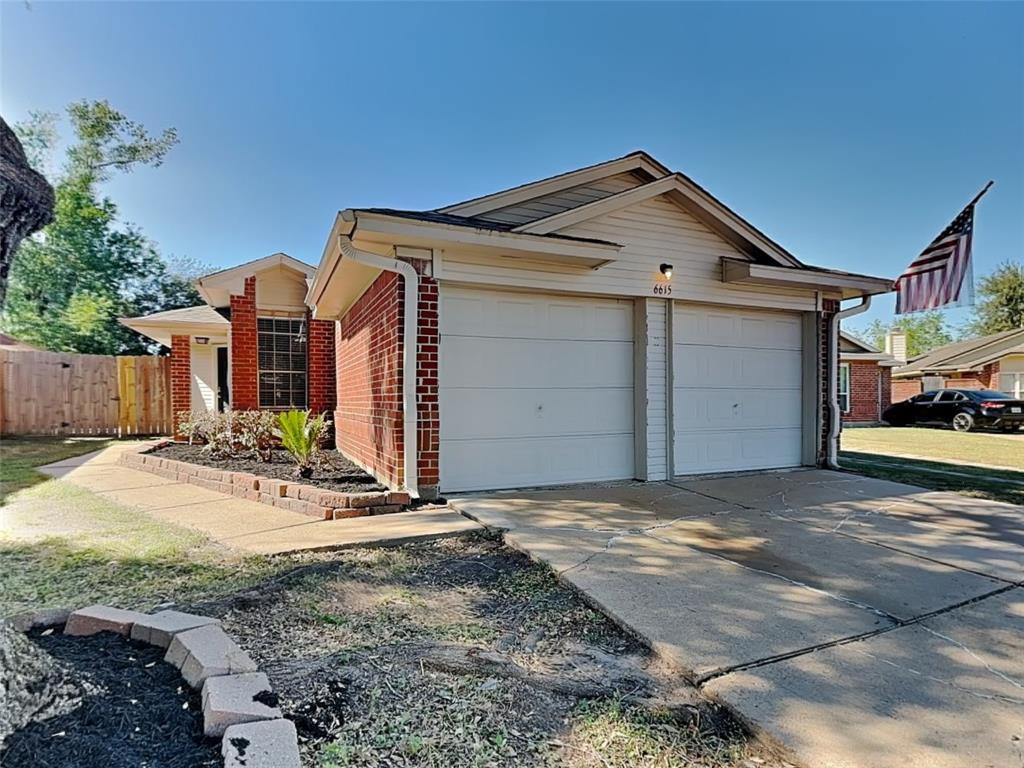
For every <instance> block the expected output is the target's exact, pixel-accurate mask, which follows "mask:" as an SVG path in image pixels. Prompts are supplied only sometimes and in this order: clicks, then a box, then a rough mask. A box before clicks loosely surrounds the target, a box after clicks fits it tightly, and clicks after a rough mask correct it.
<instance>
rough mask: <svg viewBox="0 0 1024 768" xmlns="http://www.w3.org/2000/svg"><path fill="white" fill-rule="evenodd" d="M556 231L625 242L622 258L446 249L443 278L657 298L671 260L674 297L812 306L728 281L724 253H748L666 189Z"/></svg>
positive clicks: (792, 293) (777, 291)
mask: <svg viewBox="0 0 1024 768" xmlns="http://www.w3.org/2000/svg"><path fill="white" fill-rule="evenodd" d="M559 234H565V235H574V236H577V237H587V238H597V239H599V240H607V241H610V242H613V243H619V244H621V245H622V246H623V248H622V250H621V251H620V252H619V255H618V258H617V259H616V261H614V262H613V263H611V264H608V265H606V266H604V267H601V268H600V269H596V270H586V271H582V270H579V269H571V268H566V267H562V266H557V265H552V264H542V263H536V262H534V263H530V262H527V261H525V260H511V259H503V258H500V257H496V256H484V255H480V254H473V253H455V252H451V253H448V252H445V253H444V254H443V257H442V260H443V266H442V271H441V277H442V279H443V280H452V281H460V282H468V283H483V284H490V285H499V286H507V287H521V288H531V289H540V290H548V291H577V292H582V293H591V294H606V295H612V296H650V297H653V296H659V297H662V298H664V296H663V294H660V293H656V292H655V286H656V285H657V286H659V289H660V288H661V287H662V286H663V285H664V283H663V281H662V280H661V275H660V273H659V271H658V268H659V265H660V264H663V263H669V264H672V265H673V276H672V282H671V285H672V294H671V298H673V299H684V300H691V301H702V302H711V303H720V304H732V305H738V306H750V307H770V308H779V309H795V310H814V309H815V304H816V302H815V295H814V291H812V290H802V289H784V288H767V287H755V286H743V285H738V284H730V283H723V282H722V279H721V275H722V266H721V259H722V257H723V256H730V257H733V258H745V257H744V255H743V254H741V253H740V252H739V251H738V250H737V249H736V248H735V247H733V246H732V245H731V244H730V243H728V242H726V241H725V240H723V239H722V238H721V237H719V236H718V235H717V234H715V233H714V232H712V231H711V230H709V229H708V228H707V227H705V226H704V225H703V224H701V223H700V222H699V221H697V220H696V219H695V218H694V217H693V216H691V215H690V214H689V213H687V212H686V211H684V210H683V209H682V208H681V207H680V206H679V205H677V204H676V203H674V202H672V201H671V200H669V199H668V198H667V197H665V196H664V195H662V196H660V197H656V198H652V199H650V200H646V201H644V202H642V203H638V204H636V205H633V206H629V207H627V208H623V209H621V210H618V211H614V212H612V213H608V214H605V215H603V216H599V217H596V218H594V219H590V220H589V221H585V222H582V223H579V224H575V225H573V226H571V227H567V228H566V229H564V230H561V232H560V233H559Z"/></svg>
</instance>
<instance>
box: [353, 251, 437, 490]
mask: <svg viewBox="0 0 1024 768" xmlns="http://www.w3.org/2000/svg"><path fill="white" fill-rule="evenodd" d="M338 243H339V245H340V247H341V252H342V254H343V255H344V257H345V258H346V259H352V261H358V262H359V263H360V264H366V265H367V266H368V267H376V268H377V269H383V270H384V271H385V272H394V273H396V274H399V275H401V276H402V283H403V285H404V287H405V318H404V324H403V329H402V417H403V420H402V453H403V456H402V466H403V469H404V475H405V489H406V490H407V491H408V492H409V494H410V495H411V496H412V497H413V498H419V495H420V493H419V473H418V472H417V470H416V447H417V444H418V443H419V431H418V430H417V419H416V325H417V323H416V321H417V316H418V315H419V306H420V299H419V296H420V276H419V274H418V273H417V272H416V270H415V269H413V267H412V265H411V264H407V263H406V262H404V261H399V260H398V259H389V258H387V257H385V256H378V255H377V254H375V253H370V252H369V251H361V250H359V249H358V248H356V247H355V246H354V245H353V244H352V239H351V238H350V237H349V236H348V235H339V237H338Z"/></svg>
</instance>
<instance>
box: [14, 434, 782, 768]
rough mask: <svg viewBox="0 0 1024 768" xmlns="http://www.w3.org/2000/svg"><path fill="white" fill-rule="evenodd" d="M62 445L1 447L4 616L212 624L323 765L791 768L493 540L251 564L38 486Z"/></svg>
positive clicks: (134, 515) (61, 488)
mask: <svg viewBox="0 0 1024 768" xmlns="http://www.w3.org/2000/svg"><path fill="white" fill-rule="evenodd" d="M50 442H51V443H52V444H51V445H49V446H48V445H46V444H45V441H37V440H30V441H9V442H7V443H6V444H5V445H4V453H3V463H4V465H5V467H8V466H15V467H18V468H19V469H18V471H17V472H13V473H9V474H8V475H5V477H8V476H10V477H12V478H13V481H12V482H14V483H15V484H16V486H17V488H18V490H16V491H15V490H14V489H13V488H8V490H9V491H10V495H9V497H8V499H7V504H6V505H5V506H4V507H3V508H2V509H0V617H2V616H5V615H9V614H12V613H15V612H18V611H21V610H27V609H37V608H43V607H77V606H81V605H86V604H89V603H93V602H102V603H108V604H113V605H116V606H119V607H124V608H140V609H143V610H152V609H153V608H154V607H156V606H157V605H160V604H173V605H174V607H175V608H177V609H179V610H186V611H193V612H196V613H201V614H206V615H212V616H217V617H218V618H220V619H222V621H223V622H224V627H225V629H226V630H227V631H228V632H229V633H230V634H231V635H232V636H233V637H234V638H236V639H237V640H238V642H239V643H240V644H241V645H242V646H243V647H244V648H245V650H246V651H247V652H249V653H250V654H251V655H252V656H253V658H254V659H255V660H256V661H257V663H258V664H259V666H260V668H261V669H262V670H264V671H265V672H266V673H267V674H268V676H269V677H270V680H271V683H272V685H273V686H274V688H275V691H276V692H277V693H279V694H280V696H281V706H282V709H283V710H284V714H285V716H287V717H288V718H290V719H291V720H292V721H293V722H294V723H295V724H296V727H297V728H298V731H299V734H300V743H301V744H302V751H303V756H304V765H306V766H307V767H308V768H356V767H357V766H364V767H365V768H370V767H371V766H379V765H390V766H405V767H406V768H416V767H421V768H428V767H429V768H482V767H483V766H494V767H499V766H523V767H524V768H525V767H532V766H538V768H539V767H541V766H543V767H544V768H555V767H562V768H667V767H668V766H677V765H678V766H701V767H702V768H747V767H748V766H754V765H756V766H758V768H786V767H787V766H788V764H787V763H785V762H784V761H782V760H779V759H777V758H775V757H773V756H772V755H770V754H767V753H765V752H764V751H763V750H762V748H761V747H759V746H758V744H757V743H755V742H752V741H751V740H750V739H749V737H748V736H747V734H746V733H745V732H744V731H743V729H742V728H741V727H739V726H738V724H737V723H736V722H735V721H734V720H733V719H732V718H731V717H730V716H729V715H728V713H726V712H724V711H722V710H721V709H720V708H719V707H717V706H716V705H715V704H714V703H712V702H709V701H708V700H706V699H704V698H703V697H702V696H701V695H700V694H699V692H698V691H696V690H695V689H693V688H691V687H688V686H687V685H686V684H685V682H684V681H682V680H681V679H680V678H679V677H678V674H677V673H675V671H674V670H663V669H661V668H660V666H659V664H658V663H657V661H656V660H655V659H653V658H651V656H650V654H649V653H648V651H647V650H646V649H645V648H644V647H642V646H641V645H639V644H638V643H637V642H635V641H634V640H633V639H632V638H631V637H629V636H628V635H626V634H625V633H624V632H622V631H621V630H620V629H619V628H618V627H617V626H616V625H614V624H613V623H612V622H611V621H609V620H608V619H607V618H606V617H605V616H603V615H602V614H600V613H598V612H597V611H595V610H593V609H592V608H590V607H589V606H588V605H586V604H585V603H584V602H583V601H582V600H581V599H580V598H579V597H578V596H577V595H576V593H575V592H573V591H571V590H569V589H567V588H565V587H563V586H562V585H561V584H560V583H559V582H558V581H557V580H556V579H555V577H554V576H553V575H552V573H551V572H550V571H549V570H547V569H546V568H544V567H542V566H539V565H536V564H533V563H530V562H529V561H528V560H527V559H526V558H525V557H524V556H522V555H520V554H518V553H515V552H513V551H511V550H509V549H508V548H506V547H505V546H503V545H502V544H501V543H500V542H498V541H496V540H494V539H492V538H489V537H488V536H486V535H480V534H477V535H473V536H467V537H463V538H457V539H446V540H441V541H436V542H426V543H418V544H411V545H407V546H404V547H400V548H394V549H363V550H349V551H345V552H335V553H331V552H326V553H316V554H313V553H311V554H306V555H301V556H288V557H265V556H248V555H241V554H239V553H237V552H234V551H232V550H229V549H227V548H224V547H222V546H220V545H217V544H215V543H214V542H211V541H210V540H209V539H207V538H205V537H204V536H203V535H202V534H199V533H196V532H194V531H190V530H187V529H184V528H179V527H177V526H174V525H170V524H167V523H164V522H161V521H158V520H156V519H154V518H151V517H149V516H147V515H146V514H144V513H143V512H141V511H139V510H136V509H133V508H131V507H127V506H124V505H121V504H118V503H115V502H112V501H110V500H108V499H106V498H104V497H102V496H99V495H97V494H94V493H92V492H90V491H87V490H85V489H83V488H80V487H78V486H75V485H73V484H72V483H70V482H67V481H63V480H53V479H47V478H45V477H44V476H42V475H39V474H38V473H36V472H34V470H33V467H34V466H35V465H38V464H43V463H47V462H50V461H53V460H55V459H57V458H60V457H64V456H68V455H74V453H73V451H75V450H81V449H82V448H84V447H85V446H79V445H77V444H73V445H67V444H65V441H62V440H60V439H58V438H54V439H52V440H51V441H50ZM87 447H88V448H89V449H92V448H94V447H96V446H95V444H93V445H89V446H87ZM8 462H11V464H8ZM29 727H31V726H29ZM36 757H37V758H39V762H40V764H41V763H43V762H46V756H45V755H42V756H36ZM4 762H5V761H4V752H3V747H0V764H2V763H4ZM101 762H102V761H101ZM55 764H56V763H55ZM60 764H66V763H64V762H61V763H60ZM89 764H90V765H96V764H99V763H97V762H96V761H95V760H91V761H90V762H89ZM149 764H151V765H153V766H154V767H155V766H158V765H160V764H161V763H160V761H159V760H153V761H152V762H151V763H149Z"/></svg>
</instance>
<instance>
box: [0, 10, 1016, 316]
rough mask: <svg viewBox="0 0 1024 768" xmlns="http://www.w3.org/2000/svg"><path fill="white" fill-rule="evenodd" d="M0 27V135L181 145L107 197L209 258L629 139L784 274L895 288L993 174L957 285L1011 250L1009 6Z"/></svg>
mask: <svg viewBox="0 0 1024 768" xmlns="http://www.w3.org/2000/svg"><path fill="white" fill-rule="evenodd" d="M0 26H2V30H0V66H2V71H0V99H2V102H0V108H2V113H3V115H4V117H5V118H6V119H7V120H8V121H12V122H13V121H17V120H20V119H23V118H24V117H25V115H26V114H27V112H28V111H29V110H32V109H42V110H61V109H62V108H63V107H64V106H65V105H66V104H67V103H69V102H70V101H73V100H77V99H83V98H87V99H107V100H109V101H110V102H111V103H112V104H113V105H114V106H115V107H117V108H118V109H120V110H122V111H123V112H125V113H126V114H127V115H128V116H129V117H131V118H133V119H136V120H140V121H142V122H144V123H145V124H146V125H147V126H148V127H149V128H151V129H152V130H157V129H160V128H163V127H166V126H175V127H176V128H177V129H178V131H179V134H180V137H181V144H180V145H179V146H178V147H176V148H175V149H174V150H173V152H172V153H171V154H170V155H169V156H168V158H167V161H166V163H165V164H164V165H163V166H162V167H160V168H156V169H143V170H141V171H137V172H135V173H133V174H131V175H129V176H124V177H121V178H118V179H115V180H114V181H112V182H111V183H110V184H109V185H108V188H107V191H108V192H109V194H110V195H111V196H113V197H114V199H115V200H116V201H117V202H118V204H119V205H120V206H121V210H122V213H123V215H124V217H125V218H126V219H127V220H130V221H132V222H135V223H136V224H138V225H140V226H141V227H142V228H143V229H144V230H145V232H146V233H147V234H148V235H149V236H150V237H152V238H153V239H154V240H156V241H157V242H158V243H159V244H160V246H161V248H162V250H163V251H164V252H165V253H171V254H178V255H186V256H191V257H194V258H197V259H200V260H202V261H204V262H207V263H209V264H211V265H216V266H228V265H232V264H235V263H239V262H241V261H245V260H248V259H251V258H256V257H259V256H262V255H265V254H268V253H272V252H274V251H279V250H281V251H286V252H288V253H291V254H292V255H294V256H296V257H298V258H301V259H304V260H306V261H311V262H314V263H315V262H316V260H317V259H318V258H319V255H320V252H321V249H322V247H323V244H324V240H325V239H326V237H327V232H328V229H329V227H330V224H331V221H332V218H333V215H334V212H335V211H337V210H338V209H340V208H346V207H350V206H353V207H354V206H370V205H381V206H390V207H396V208H432V207H437V206H440V205H443V204H445V203H449V202H453V201H456V200H460V199H465V198H469V197H473V196H476V195H479V194H483V193H487V192H491V191H495V190H497V189H500V188H503V187H508V186H512V185H515V184H519V183H522V182H525V181H529V180H533V179H536V178H540V177H543V176H548V175H551V174H554V173H559V172H562V171H565V170H569V169H572V168H575V167H578V166H581V165H587V164H591V163H594V162H598V161H601V160H604V159H608V158H611V157H615V156H618V155H621V154H624V153H626V152H629V151H631V150H633V149H645V150H647V151H649V152H651V153H652V154H653V155H654V156H655V157H657V158H658V159H659V160H661V161H662V162H664V163H665V164H667V165H669V166H670V167H673V168H676V169H678V170H681V171H683V172H684V173H687V174H688V175H690V176H691V177H693V178H694V179H695V180H696V181H698V182H699V183H700V184H702V185H704V186H705V187H707V188H708V189H709V190H711V192H713V193H714V194H715V195H716V196H718V197H719V198H720V199H722V200H723V201H725V202H726V203H727V204H729V205H730V206H732V207H733V208H734V209H735V210H736V211H737V212H739V213H740V214H741V215H742V216H744V217H746V218H747V219H748V220H750V221H751V222H752V223H753V224H755V225H756V226H758V227H759V228H761V229H762V230H763V231H765V232H766V233H768V234H769V235H771V236H772V237H774V238H775V239H776V240H778V241H779V242H781V243H782V244H783V245H785V246H786V247H787V248H789V249H790V250H791V251H792V252H793V253H795V254H796V255H797V256H798V257H800V258H801V259H803V260H805V261H807V262H810V263H813V264H819V265H822V266H828V267H836V268H841V269H848V270H854V271H860V272H867V273H871V274H878V275H883V276H891V277H894V276H896V275H897V274H899V272H900V271H901V270H902V269H903V267H904V266H905V265H906V264H907V263H908V262H909V261H910V260H911V259H912V258H913V256H915V255H916V254H917V253H918V252H919V251H920V250H921V249H922V248H923V247H924V246H925V245H926V244H927V243H928V242H929V241H930V240H931V239H932V238H933V237H934V236H935V235H936V234H938V232H939V231H940V230H941V229H942V228H943V227H944V226H946V224H947V223H948V222H949V221H950V220H951V219H952V218H953V216H955V215H956V213H957V212H958V211H959V210H960V208H961V207H962V206H963V205H964V203H966V202H967V200H968V199H969V198H970V197H971V196H973V195H974V193H975V192H976V191H977V190H978V189H980V187H981V186H982V185H983V184H984V183H985V182H986V181H987V180H988V179H989V178H994V179H995V180H996V186H995V187H994V188H993V190H992V191H991V192H990V193H989V195H988V196H987V197H986V199H985V201H984V202H983V203H982V204H981V205H980V206H979V209H978V217H977V221H976V235H975V256H976V262H975V270H976V273H978V274H983V273H984V272H986V271H988V270H990V269H991V268H992V267H993V266H995V265H996V264H997V263H999V262H1001V261H1004V260H1006V259H1016V260H1020V259H1021V258H1022V257H1024V4H1020V3H981V2H974V3H964V4H960V3H935V4H929V3H908V4H890V3H884V4H883V3H864V4H840V3H821V4H811V3H793V4H769V3H755V4H742V3H720V4H714V5H704V4H698V3H686V4H668V3H660V4H651V5H647V4H639V3H630V4H615V3H603V4H596V5H592V4H584V3H569V4H561V5H550V4H540V3H529V4H527V3H520V4H470V3H449V4H427V3H417V4H411V5H410V4H397V3H376V4H340V3H339V4H330V3H311V4H299V3H287V4H285V3H259V4H256V3H250V4H244V3H227V4H219V3H195V4H192V3H141V2H140V3H109V4H90V3H73V4H65V3H48V2H38V1H37V0H36V1H34V2H32V3H31V4H30V6H29V7H26V5H25V3H23V2H20V1H18V2H4V3H3V4H2V5H0ZM876 304H877V309H875V310H873V311H872V313H871V315H869V316H868V317H880V318H883V319H887V318H889V317H890V316H891V308H892V304H893V302H892V300H891V298H890V297H886V298H884V299H882V300H879V301H877V302H876ZM949 314H950V319H951V320H953V321H954V322H960V321H961V320H962V319H963V312H962V311H953V312H950V313H949Z"/></svg>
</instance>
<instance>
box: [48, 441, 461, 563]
mask: <svg viewBox="0 0 1024 768" xmlns="http://www.w3.org/2000/svg"><path fill="white" fill-rule="evenodd" d="M132 445H133V444H131V443H117V444H115V445H113V446H111V447H109V448H105V449H104V450H101V451H96V452H95V453H90V454H86V455H84V456H78V457H76V458H74V459H68V460H66V461H60V462H57V463H55V464H49V465H47V466H45V467H40V469H39V471H40V472H42V473H43V474H46V475H49V476H50V477H54V478H59V479H61V480H65V481H67V482H71V483H74V484H75V485H78V486H80V487H82V488H85V489H86V490H89V491H91V492H93V493H95V494H98V495H100V496H103V497H104V498H107V499H110V500H111V501H115V502H117V503H119V504H123V505H124V506H127V507H133V508H135V509H138V510H140V511H142V512H144V513H146V514H147V515H149V516H151V517H154V518H156V519H158V520H163V521H165V522H168V523H173V524H175V525H180V526H184V527H186V528H192V529H194V530H198V531H201V532H202V533H205V534H206V535H207V536H209V537H210V538H211V539H213V540H214V541H216V542H219V543H221V544H225V545H227V546H230V547H233V548H235V549H240V550H243V551H246V552H253V553H259V554H266V555H276V554H285V553H288V552H300V551H314V550H330V549H345V548H350V547H361V546H374V545H378V544H398V543H406V542H411V541H421V540H425V539H432V538H439V537H442V536H450V535H455V534H459V533H463V532H465V531H470V530H475V529H479V528H480V526H479V525H477V524H476V523H474V522H472V521H470V520H468V519H467V518H465V517H463V516H462V515H460V514H458V513H457V512H454V511H452V510H449V509H437V510H424V511H414V512H402V513H398V514H394V515H380V516H374V517H358V518H352V519H350V520H316V519H314V518H310V517H307V516H306V515H301V514H298V513H297V512H289V511H287V510H283V509H275V508H274V507H268V506H266V505H265V504H258V503H256V502H253V501H246V500H244V499H238V498H235V497H232V496H225V495H223V494H220V493H217V492H215V491H208V490H206V489H205V488H199V487H197V486H194V485H190V484H188V483H179V482H176V481H174V480H169V479H166V478H162V477H158V476H157V475H153V474H151V473H149V472H142V471H140V470H136V469H130V468H128V467H125V466H123V465H121V464H119V463H118V457H119V456H120V454H121V452H122V451H124V450H127V449H128V448H129V447H131V446H132ZM134 445H137V443H136V444H134Z"/></svg>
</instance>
